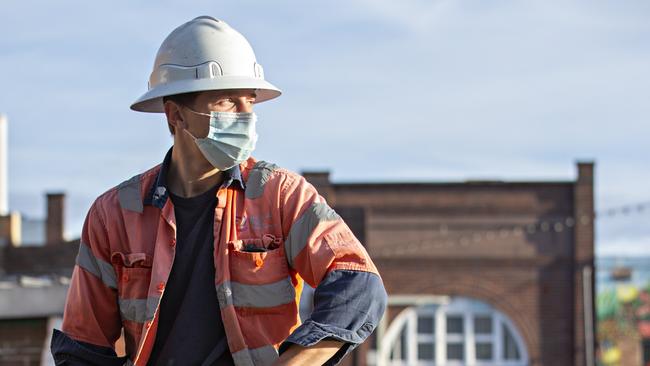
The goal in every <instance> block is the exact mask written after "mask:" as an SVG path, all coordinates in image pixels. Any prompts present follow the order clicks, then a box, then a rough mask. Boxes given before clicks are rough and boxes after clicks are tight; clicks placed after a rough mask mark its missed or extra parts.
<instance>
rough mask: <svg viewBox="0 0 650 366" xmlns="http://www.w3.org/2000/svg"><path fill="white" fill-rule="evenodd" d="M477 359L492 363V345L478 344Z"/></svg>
mask: <svg viewBox="0 0 650 366" xmlns="http://www.w3.org/2000/svg"><path fill="white" fill-rule="evenodd" d="M476 359H477V360H481V361H491V360H492V343H486V342H482V343H476Z"/></svg>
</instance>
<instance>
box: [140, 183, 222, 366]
mask: <svg viewBox="0 0 650 366" xmlns="http://www.w3.org/2000/svg"><path fill="white" fill-rule="evenodd" d="M216 191H217V186H215V187H213V188H212V189H210V190H208V191H207V192H205V193H202V194H200V195H198V196H194V197H189V198H184V197H179V196H176V195H174V194H172V193H171V192H170V198H171V200H172V203H173V204H174V214H175V215H176V255H175V257H174V264H173V266H172V270H171V273H170V275H169V280H168V282H167V284H166V286H165V292H164V295H163V297H162V300H161V302H160V318H159V320H158V331H157V332H156V341H155V343H154V347H153V350H152V353H151V357H150V359H149V362H148V363H147V365H151V366H153V365H165V366H167V365H205V366H216V365H219V366H221V365H233V361H232V357H231V355H230V351H228V346H227V342H226V335H225V331H224V327H223V322H222V320H221V315H220V311H219V302H218V300H217V294H216V291H215V284H214V276H215V268H214V254H213V248H214V244H213V242H214V233H213V225H214V209H215V207H216V204H217V198H216Z"/></svg>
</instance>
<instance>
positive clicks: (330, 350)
mask: <svg viewBox="0 0 650 366" xmlns="http://www.w3.org/2000/svg"><path fill="white" fill-rule="evenodd" d="M341 347H343V343H342V342H338V341H330V340H322V341H320V342H318V343H316V344H314V345H313V346H310V347H303V346H299V345H297V344H292V345H291V346H290V347H289V348H288V349H287V350H286V351H284V352H283V353H282V355H280V358H279V359H278V360H277V361H276V363H275V364H274V366H303V365H322V364H324V363H325V362H327V360H329V359H330V358H332V356H334V355H335V354H336V352H337V351H338V350H339V349H340V348H341Z"/></svg>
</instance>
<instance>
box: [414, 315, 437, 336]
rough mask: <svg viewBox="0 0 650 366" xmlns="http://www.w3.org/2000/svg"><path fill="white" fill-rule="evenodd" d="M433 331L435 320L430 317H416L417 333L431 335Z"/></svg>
mask: <svg viewBox="0 0 650 366" xmlns="http://www.w3.org/2000/svg"><path fill="white" fill-rule="evenodd" d="M434 329H435V320H434V318H433V316H432V315H420V316H418V333H420V334H433V333H434V331H433V330H434Z"/></svg>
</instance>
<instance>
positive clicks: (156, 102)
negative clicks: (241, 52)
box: [131, 76, 282, 113]
mask: <svg viewBox="0 0 650 366" xmlns="http://www.w3.org/2000/svg"><path fill="white" fill-rule="evenodd" d="M232 89H255V91H256V94H257V96H256V98H255V103H260V102H265V101H267V100H271V99H273V98H277V97H279V96H280V94H282V91H281V90H280V89H278V88H277V87H275V86H274V85H273V84H271V83H269V82H268V81H266V80H264V79H259V78H251V77H245V76H221V77H218V78H209V79H198V80H197V79H193V80H179V81H174V82H171V83H167V84H163V85H157V86H156V87H154V88H152V89H151V90H149V91H148V92H146V93H144V94H143V95H142V96H141V97H140V98H138V100H136V101H135V102H134V103H133V104H132V105H131V109H132V110H134V111H138V112H150V113H163V112H164V111H165V110H164V107H163V102H162V98H163V97H166V96H170V95H175V94H183V93H193V92H199V91H208V90H232Z"/></svg>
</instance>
